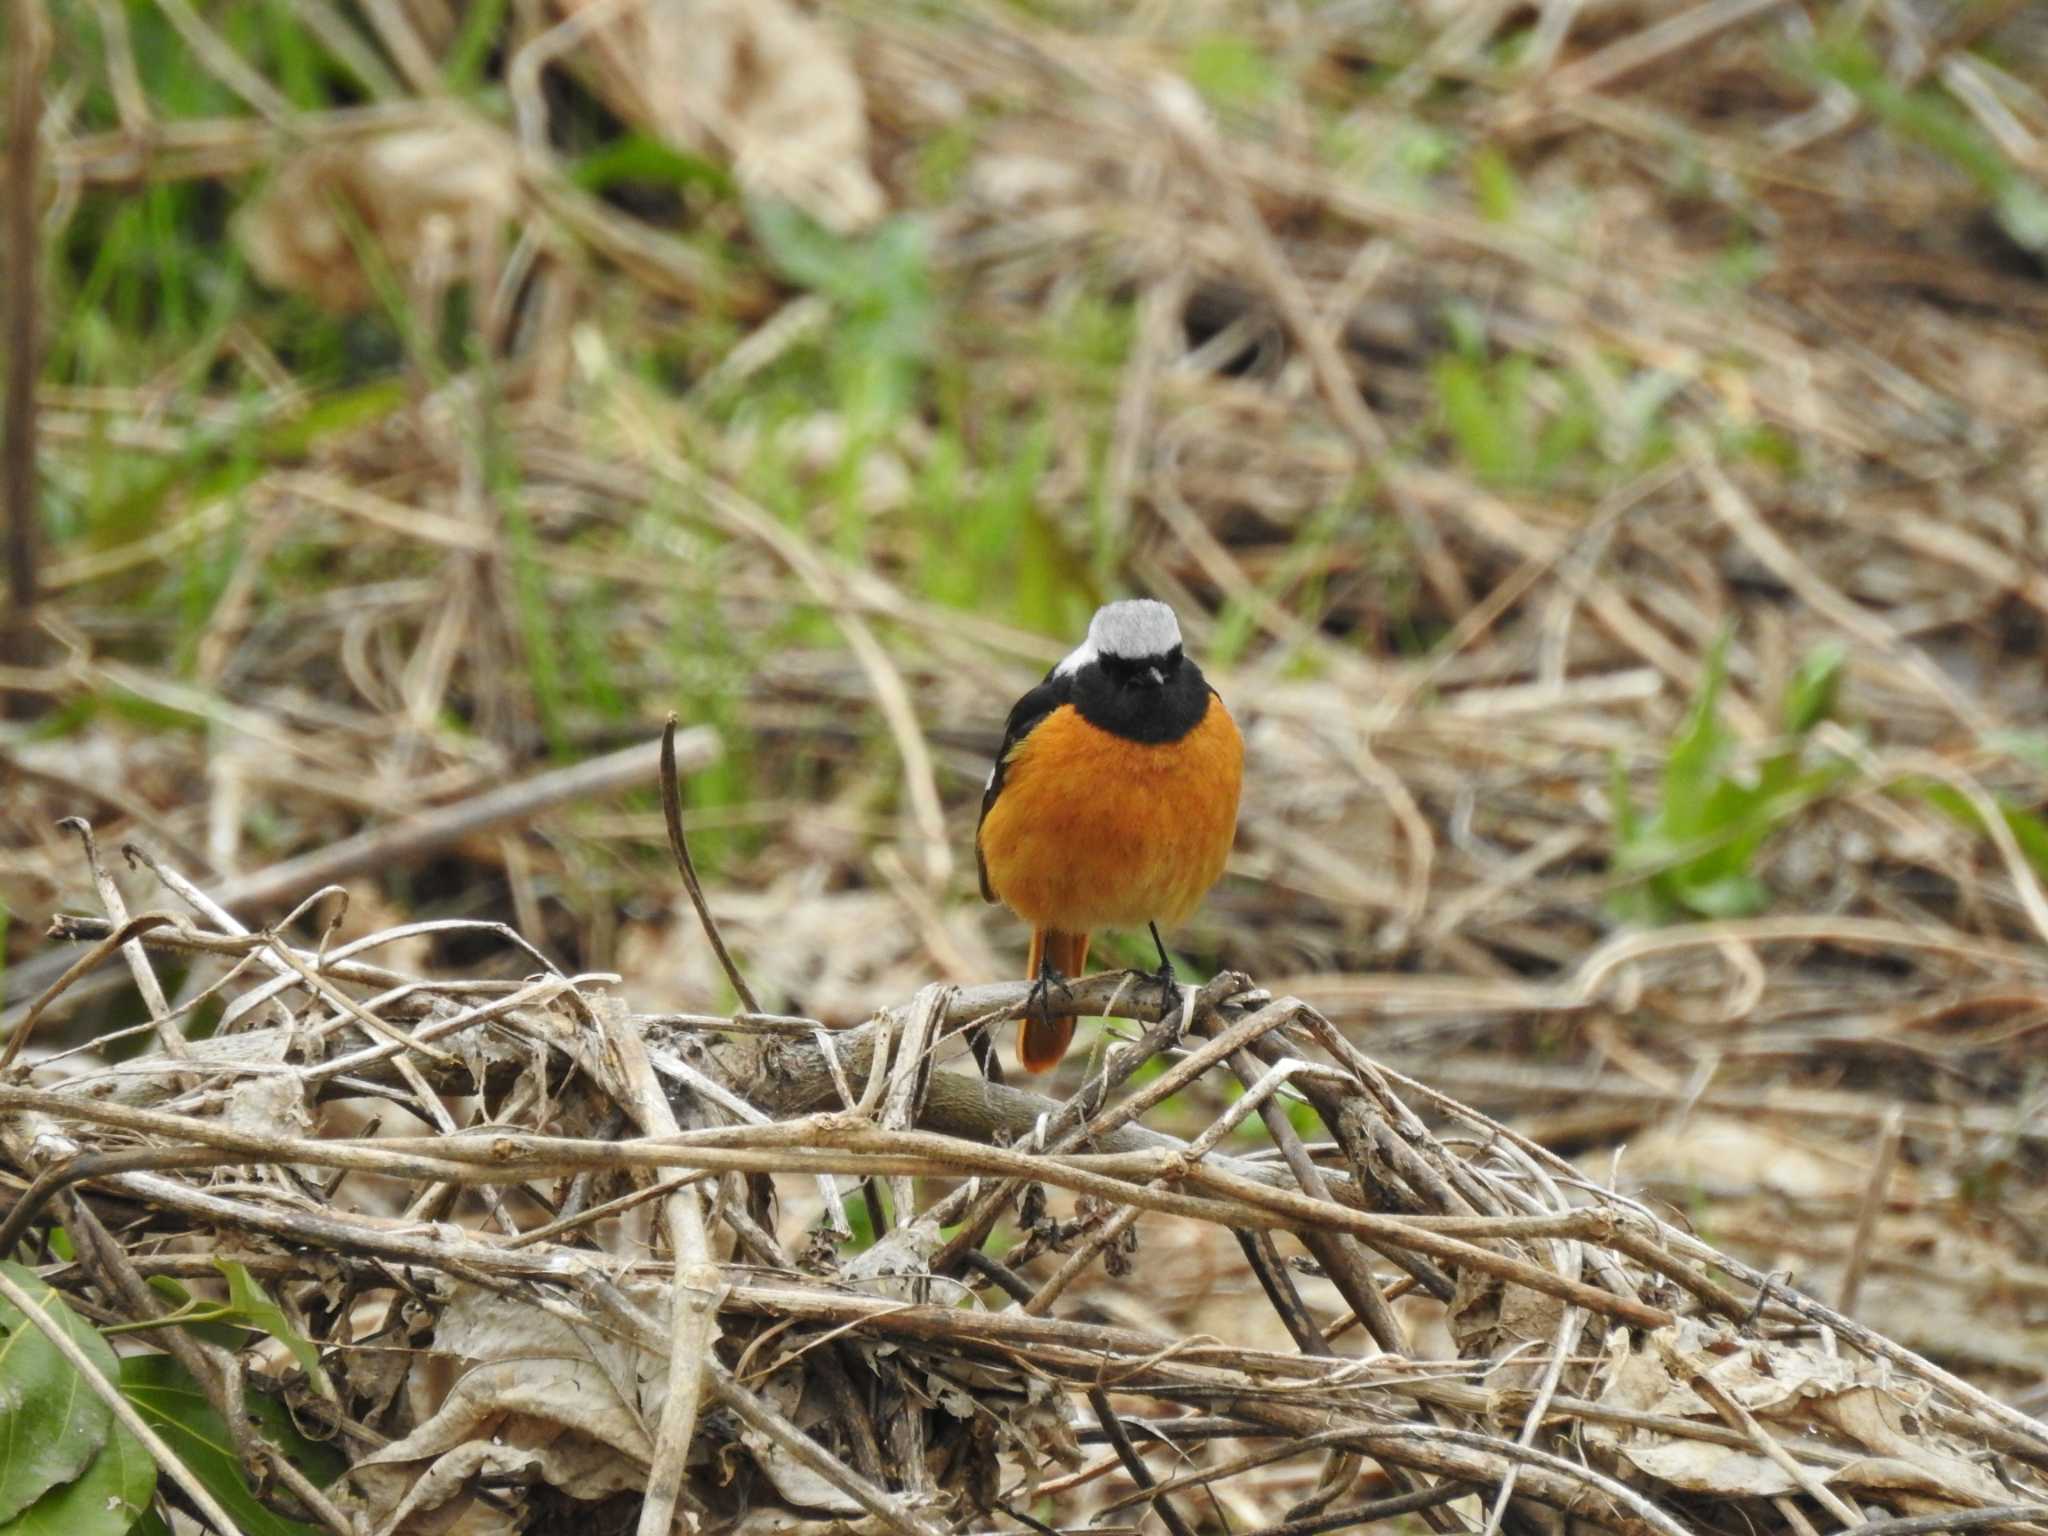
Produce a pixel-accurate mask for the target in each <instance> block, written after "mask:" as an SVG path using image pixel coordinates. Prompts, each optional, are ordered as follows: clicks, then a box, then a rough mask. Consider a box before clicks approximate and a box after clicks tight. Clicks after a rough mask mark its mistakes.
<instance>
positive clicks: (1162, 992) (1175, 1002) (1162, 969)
mask: <svg viewBox="0 0 2048 1536" xmlns="http://www.w3.org/2000/svg"><path fill="white" fill-rule="evenodd" d="M1146 926H1147V927H1149V928H1151V930H1152V943H1153V945H1154V946H1155V947H1156V948H1157V949H1158V951H1159V969H1158V970H1156V971H1147V972H1145V975H1146V977H1147V978H1148V979H1149V980H1151V981H1154V982H1157V983H1158V985H1159V1016H1160V1017H1161V1018H1162V1019H1168V1018H1173V1017H1174V1016H1176V1015H1177V1014H1179V1013H1181V1012H1182V1011H1183V1008H1182V998H1181V989H1180V983H1179V982H1178V981H1176V980H1174V972H1173V960H1172V957H1170V956H1169V955H1168V954H1167V953H1166V945H1165V944H1163V943H1161V942H1160V938H1159V929H1158V927H1157V925H1155V924H1147V925H1146ZM1174 1043H1176V1044H1178V1043H1179V1037H1178V1031H1177V1030H1176V1033H1175V1042H1174Z"/></svg>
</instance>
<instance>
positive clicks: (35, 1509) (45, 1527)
mask: <svg viewBox="0 0 2048 1536" xmlns="http://www.w3.org/2000/svg"><path fill="white" fill-rule="evenodd" d="M155 1492H156V1459H155V1458H154V1457H152V1456H151V1455H150V1454H149V1452H148V1450H147V1449H145V1448H144V1446H143V1444H142V1442H141V1441H140V1440H138V1439H136V1438H135V1436H133V1435H131V1434H130V1433H129V1432H128V1431H127V1430H126V1429H124V1428H122V1427H121V1424H120V1423H119V1421H116V1422H115V1423H114V1424H113V1426H112V1433H111V1434H110V1435H109V1436H108V1439H107V1443H106V1444H105V1445H104V1446H102V1447H101V1448H100V1453H99V1455H97V1456H95V1457H93V1459H92V1465H91V1466H89V1467H87V1468H86V1469H85V1471H84V1472H83V1473H81V1474H80V1475H79V1476H77V1477H75V1478H73V1479H72V1480H71V1481H70V1482H68V1483H65V1484H63V1485H62V1486H60V1487H57V1488H52V1489H51V1490H50V1491H49V1492H48V1493H46V1494H44V1495H43V1496H42V1497H41V1498H40V1499H37V1500H36V1501H35V1503H33V1504H31V1505H30V1506H29V1507H28V1508H27V1509H25V1510H23V1511H22V1512H21V1514H20V1515H18V1516H17V1517H15V1518H14V1519H12V1520H9V1521H8V1522H7V1523H6V1524H4V1525H0V1536H124V1533H125V1532H127V1531H129V1530H130V1529H131V1528H133V1527H134V1526H135V1524H136V1522H137V1521H139V1520H141V1519H142V1518H143V1516H144V1515H145V1514H147V1513H148V1511H149V1501H150V1496H151V1495H152V1494H153V1493H155Z"/></svg>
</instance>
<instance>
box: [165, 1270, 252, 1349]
mask: <svg viewBox="0 0 2048 1536" xmlns="http://www.w3.org/2000/svg"><path fill="white" fill-rule="evenodd" d="M145 1283H146V1284H147V1285H148V1286H149V1288H150V1289H151V1290H152V1291H155V1292H156V1293H157V1294H158V1295H159V1296H161V1297H163V1299H164V1300H165V1301H167V1302H169V1303H170V1304H171V1306H172V1308H173V1309H174V1311H173V1315H172V1316H171V1317H167V1318H164V1319H162V1320H161V1322H162V1323H164V1324H172V1323H175V1324H176V1326H178V1327H180V1328H183V1329H185V1330H186V1331H187V1332H188V1333H190V1334H192V1335H193V1336H194V1337H195V1338H201V1339H204V1340H205V1341H206V1342H207V1343H209V1344H218V1345H219V1346H220V1347H221V1348H222V1349H246V1348H247V1347H248V1346H249V1342H250V1340H249V1330H248V1329H247V1328H243V1327H239V1326H237V1325H236V1324H233V1323H228V1322H223V1321H221V1319H222V1318H223V1317H225V1316H226V1315H227V1309H226V1308H224V1307H216V1306H212V1305H209V1304H208V1303H206V1302H203V1301H199V1300H197V1299H195V1298H194V1297H193V1295H192V1293H191V1292H190V1291H188V1290H186V1289H185V1287H184V1286H182V1285H180V1284H179V1283H178V1282H177V1281H175V1280H173V1279H172V1278H171V1277H170V1276H169V1275H151V1276H150V1277H149V1279H148V1281H147V1282H145Z"/></svg>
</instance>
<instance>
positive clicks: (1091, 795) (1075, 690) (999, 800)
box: [974, 598, 1244, 1072]
mask: <svg viewBox="0 0 2048 1536" xmlns="http://www.w3.org/2000/svg"><path fill="white" fill-rule="evenodd" d="M1243 777H1244V741H1243V739H1242V738H1241V737H1240V736H1239V735H1238V733H1237V726H1236V725H1235V724H1234V723H1233V722H1232V720H1231V718H1230V712H1229V711H1228V710H1226V709H1225V708H1224V707H1223V700H1222V699H1220V698H1218V697H1217V695H1216V690H1215V689H1214V688H1211V687H1210V686H1209V683H1208V680H1207V679H1206V678H1204V677H1203V676H1202V669H1201V668H1200V667H1198V666H1196V665H1195V663H1194V661H1193V660H1192V659H1191V658H1189V657H1188V656H1186V655H1184V654H1183V653H1182V650H1181V638H1180V624H1179V623H1178V622H1177V621H1176V620H1175V619H1174V616H1173V610H1172V609H1171V608H1169V607H1167V606H1166V604H1164V603H1159V602H1154V601H1152V600H1151V599H1149V598H1138V599H1134V600H1132V601H1129V602H1121V603H1111V604H1109V605H1108V606H1107V607H1105V608H1103V609H1100V610H1099V611H1098V612H1097V613H1096V615H1095V618H1094V620H1093V621H1092V622H1091V623H1090V624H1089V626H1088V638H1087V639H1086V640H1084V641H1083V642H1082V643H1081V644H1080V645H1079V646H1078V647H1076V648H1075V650H1074V651H1073V652H1072V653H1071V654H1070V655H1068V656H1067V658H1066V659H1065V660H1063V661H1062V662H1060V664H1059V665H1058V666H1056V667H1054V668H1053V669H1052V670H1051V671H1050V672H1048V673H1047V674H1046V675H1045V681H1044V682H1042V683H1040V684H1039V685H1038V686H1037V687H1036V688H1033V689H1032V690H1031V691H1030V692H1029V693H1027V694H1025V695H1024V697H1023V698H1021V699H1019V700H1018V701H1017V703H1016V706H1015V707H1014V708H1013V709H1011V711H1010V719H1009V724H1008V726H1007V727H1006V728H1005V730H1004V733H1003V745H1002V749H1001V750H1000V751H999V752H998V753H997V754H996V765H995V767H994V769H992V770H991V771H990V773H989V776H988V788H987V791H986V792H985V793H984V794H983V795H982V797H981V825H980V826H979V828H977V830H976V832H975V837H974V847H975V855H976V860H977V862H978V863H979V864H980V866H981V894H982V896H983V897H984V898H985V899H986V900H989V901H1000V902H1001V903H1002V904H1003V905H1004V906H1006V907H1008V908H1009V909H1010V910H1011V911H1012V912H1015V913H1016V914H1017V915H1018V916H1019V917H1021V918H1023V919H1024V921H1025V922H1027V923H1029V924H1030V925H1031V978H1032V979H1033V980H1034V981H1035V982H1037V983H1038V984H1039V985H1040V986H1041V987H1045V986H1047V985H1048V984H1056V980H1057V979H1064V978H1067V977H1073V976H1078V975H1079V974H1080V973H1081V967H1082V966H1083V965H1084V964H1085V963H1086V962H1087V959H1088V936H1089V934H1090V933H1091V932H1092V931H1093V930H1095V929H1097V928H1137V927H1150V928H1151V930H1152V941H1153V943H1154V944H1157V945H1159V960H1160V974H1161V976H1162V978H1163V979H1165V980H1166V981H1168V982H1170V981H1171V978H1172V967H1171V965H1170V963H1169V962H1168V960H1167V957H1166V946H1165V945H1164V944H1161V943H1160V940H1159V929H1158V927H1157V926H1156V925H1157V924H1159V923H1162V922H1163V923H1166V924H1167V925H1168V926H1171V925H1173V924H1175V923H1179V922H1181V921H1182V920H1184V919H1185V918H1186V917H1187V916H1188V914H1189V913H1191V912H1193V911H1194V910H1195V908H1196V907H1197V906H1198V905H1200V903H1201V900H1202V897H1203V896H1204V895H1206V894H1207V893H1208V890H1209V887H1210V886H1212V885H1214V884H1215V883H1216V880H1217V877H1218V876H1220V875H1221V874H1222V873H1223V863H1224V860H1225V859H1227V858H1228V857H1229V856H1230V843H1231V838H1232V836H1233V835H1234V834H1235V832H1236V830H1237V795H1238V787H1239V785H1240V783H1241V782H1242V780H1243ZM1073 1033H1074V1019H1073V1016H1072V1015H1058V1014H1053V1013H1051V1011H1050V1007H1049V1005H1048V1003H1047V1000H1046V996H1045V994H1044V993H1043V992H1041V993H1040V996H1039V1009H1038V1012H1037V1014H1036V1016H1033V1015H1028V1014H1027V1015H1026V1017H1025V1020H1024V1025H1023V1031H1022V1033H1021V1035H1020V1037H1019V1039H1018V1042H1017V1056H1018V1059H1019V1060H1020V1061H1021V1062H1022V1063H1023V1064H1024V1067H1025V1069H1026V1070H1027V1071H1031V1072H1043V1071H1045V1070H1046V1068H1048V1067H1051V1066H1053V1065H1055V1064H1056V1063H1057V1062H1058V1061H1059V1059H1060V1057H1061V1056H1062V1055H1063V1054H1064V1053H1065V1051H1066V1049H1067V1041H1068V1040H1069V1039H1070V1038H1072V1036H1073Z"/></svg>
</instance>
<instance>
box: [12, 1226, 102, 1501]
mask: <svg viewBox="0 0 2048 1536" xmlns="http://www.w3.org/2000/svg"><path fill="white" fill-rule="evenodd" d="M0 1268H4V1269H5V1271H6V1273H7V1276H8V1278H9V1279H11V1280H13V1281H14V1282H15V1283H16V1284H17V1285H19V1286H21V1288H22V1289H23V1290H25V1291H27V1292H28V1293H29V1294H30V1295H31V1296H34V1297H35V1298H36V1305H37V1306H38V1307H39V1308H40V1309H41V1310H42V1311H43V1312H44V1313H45V1314H46V1315H47V1316H49V1317H52V1318H54V1319H56V1321H57V1323H58V1325H59V1326H60V1327H62V1328H63V1330H64V1332H65V1333H67V1334H69V1335H70V1337H71V1338H72V1339H73V1340H75V1341H76V1342H77V1343H78V1345H79V1346H80V1347H81V1348H82V1349H84V1350H85V1352H86V1354H87V1355H88V1356H89V1357H90V1358H91V1359H92V1362H93V1364H94V1365H96V1366H97V1367H99V1369H100V1370H101V1372H102V1373H103V1374H104V1375H106V1376H107V1377H108V1378H109V1379H111V1378H112V1377H113V1374H114V1351H113V1349H112V1348H111V1347H110V1346H109V1345H108V1344H107V1341H106V1340H105V1339H102V1338H101V1337H100V1336H99V1334H98V1332H96V1331H95V1330H94V1329H93V1327H92V1326H91V1325H90V1324H88V1323H87V1322H85V1321H84V1320H83V1319H82V1318H80V1317H79V1316H78V1314H77V1313H75V1312H73V1311H72V1310H71V1309H70V1308H69V1307H67V1306H65V1305H64V1300H63V1298H62V1297H60V1296H59V1295H58V1294H57V1292H56V1291H54V1290H52V1289H51V1288H50V1287H49V1286H47V1285H45V1284H44V1283H43V1282H42V1281H41V1280H40V1279H38V1278H37V1276H36V1274H35V1272H34V1271H33V1270H30V1269H27V1268H25V1267H24V1266H22V1265H20V1264H11V1263H10V1264H6V1265H0ZM0 1330H5V1333H6V1337H5V1338H4V1339H0V1521H5V1520H12V1519H14V1518H15V1517H16V1516H17V1515H19V1514H20V1513H21V1512H22V1511H23V1510H25V1509H27V1508H28V1507H29V1506H30V1505H32V1504H34V1503H35V1502H36V1500H38V1499H40V1498H41V1497H42V1496H43V1495H44V1494H46V1493H48V1492H49V1491H50V1490H51V1489H52V1488H55V1487H57V1486H58V1485H59V1484H61V1483H68V1482H70V1481H71V1480H72V1479H73V1478H75V1477H77V1476H78V1475H79V1474H80V1473H81V1472H83V1471H84V1470H85V1469H86V1468H87V1467H88V1466H90V1465H91V1464H92V1460H93V1458H94V1457H95V1456H97V1455H98V1454H99V1452H100V1448H101V1447H102V1446H104V1445H105V1444H106V1443H107V1433H108V1431H109V1430H110V1429H111V1428H112V1426H113V1422H114V1414H113V1410H112V1409H110V1408H109V1407H108V1406H107V1405H106V1403H104V1402H103V1401H101V1399H100V1398H99V1397H98V1395H97V1394H95V1393H94V1391H93V1389H92V1388H91V1386H90V1385H88V1384H87V1382H86V1381H85V1379H84V1378H83V1377H82V1376H80V1375H79V1373H78V1372H77V1371H76V1370H74V1369H73V1368H72V1366H71V1362H70V1361H68V1360H66V1359H65V1358H64V1357H63V1356H62V1355H61V1354H59V1353H58V1352H57V1346H56V1345H54V1344H52V1343H51V1342H50V1340H49V1338H48V1337H47V1336H46V1335H45V1334H44V1333H43V1331H42V1329H40V1328H38V1327H37V1326H36V1325H35V1324H34V1323H32V1322H30V1321H29V1319H28V1318H26V1317H24V1316H23V1315H22V1314H21V1313H20V1312H18V1311H16V1310H15V1309H14V1308H13V1307H11V1306H9V1305H7V1304H6V1303H5V1302H0Z"/></svg>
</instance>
